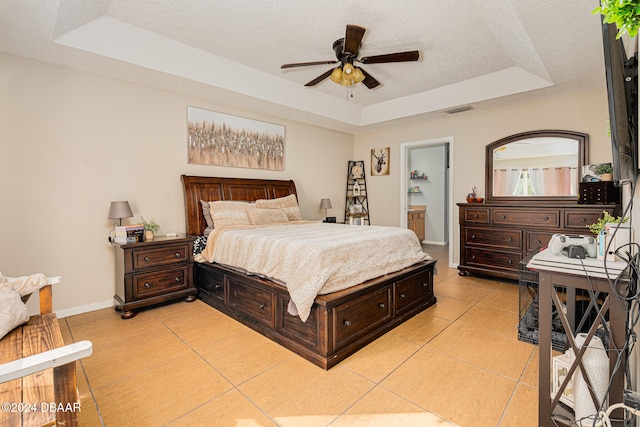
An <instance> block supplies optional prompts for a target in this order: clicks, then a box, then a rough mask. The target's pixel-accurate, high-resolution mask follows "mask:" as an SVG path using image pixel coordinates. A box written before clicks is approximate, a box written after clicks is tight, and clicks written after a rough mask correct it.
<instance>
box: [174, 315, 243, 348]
mask: <svg viewBox="0 0 640 427" xmlns="http://www.w3.org/2000/svg"><path fill="white" fill-rule="evenodd" d="M207 307H208V306H207ZM163 321H164V320H163ZM167 326H169V327H170V328H171V330H172V331H173V332H175V334H176V335H177V336H178V337H179V338H180V339H181V340H183V341H184V342H185V343H186V344H187V345H188V346H189V347H192V348H194V349H196V350H197V349H199V348H201V347H203V346H208V345H211V344H213V343H216V342H218V341H220V340H224V339H227V338H230V337H233V336H236V335H242V334H246V333H247V332H249V331H251V329H250V328H249V327H247V326H245V325H243V324H242V323H240V322H238V321H237V320H234V319H232V318H230V317H229V316H227V315H225V314H223V313H221V312H219V311H217V310H215V309H212V308H211V307H209V311H208V312H196V313H194V316H193V317H191V316H188V317H183V318H182V320H181V321H178V320H177V319H176V320H173V321H171V322H169V323H167Z"/></svg>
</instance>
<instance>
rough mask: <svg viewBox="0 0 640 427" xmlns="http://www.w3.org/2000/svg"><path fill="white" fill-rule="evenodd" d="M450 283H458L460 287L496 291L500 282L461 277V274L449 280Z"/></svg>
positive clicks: (477, 277) (474, 277) (482, 278)
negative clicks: (465, 286)
mask: <svg viewBox="0 0 640 427" xmlns="http://www.w3.org/2000/svg"><path fill="white" fill-rule="evenodd" d="M447 281H448V282H450V283H456V284H459V285H467V286H473V287H474V288H478V289H484V290H486V291H491V290H494V289H495V288H496V286H497V284H498V283H499V282H497V281H495V280H492V279H485V278H484V277H479V276H473V275H471V276H460V275H459V274H456V275H453V276H451V277H449V278H448V279H447Z"/></svg>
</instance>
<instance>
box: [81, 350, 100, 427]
mask: <svg viewBox="0 0 640 427" xmlns="http://www.w3.org/2000/svg"><path fill="white" fill-rule="evenodd" d="M76 384H77V387H78V394H79V396H80V405H81V406H80V408H81V410H80V412H79V413H78V424H79V425H81V426H102V420H101V419H100V414H99V413H98V406H97V405H96V401H95V400H94V398H93V395H92V393H91V388H90V387H89V384H88V383H87V379H86V377H85V373H84V369H83V367H82V363H81V362H76Z"/></svg>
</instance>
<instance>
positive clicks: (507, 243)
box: [464, 227, 522, 250]
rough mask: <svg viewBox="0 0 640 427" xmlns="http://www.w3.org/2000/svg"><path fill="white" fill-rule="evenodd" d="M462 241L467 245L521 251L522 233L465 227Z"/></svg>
mask: <svg viewBox="0 0 640 427" xmlns="http://www.w3.org/2000/svg"><path fill="white" fill-rule="evenodd" d="M464 241H465V244H467V245H483V246H495V247H500V248H506V249H516V250H521V249H522V231H520V230H495V229H489V228H474V227H466V228H465V229H464Z"/></svg>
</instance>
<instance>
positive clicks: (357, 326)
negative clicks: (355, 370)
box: [331, 286, 391, 349]
mask: <svg viewBox="0 0 640 427" xmlns="http://www.w3.org/2000/svg"><path fill="white" fill-rule="evenodd" d="M331 317H332V320H333V326H334V333H333V337H334V349H339V348H341V347H344V346H346V345H347V344H350V343H351V342H353V341H355V340H357V339H358V338H360V337H361V336H363V335H364V334H366V333H367V332H368V331H369V330H371V329H375V327H376V326H378V325H379V324H381V323H384V322H386V321H387V320H388V319H389V318H390V317H391V286H387V287H384V288H382V289H380V290H379V291H378V292H375V293H373V294H370V295H363V296H361V297H359V298H356V299H354V300H353V301H349V302H347V303H344V304H340V305H338V306H336V307H335V308H334V309H333V310H332V316H331Z"/></svg>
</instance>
